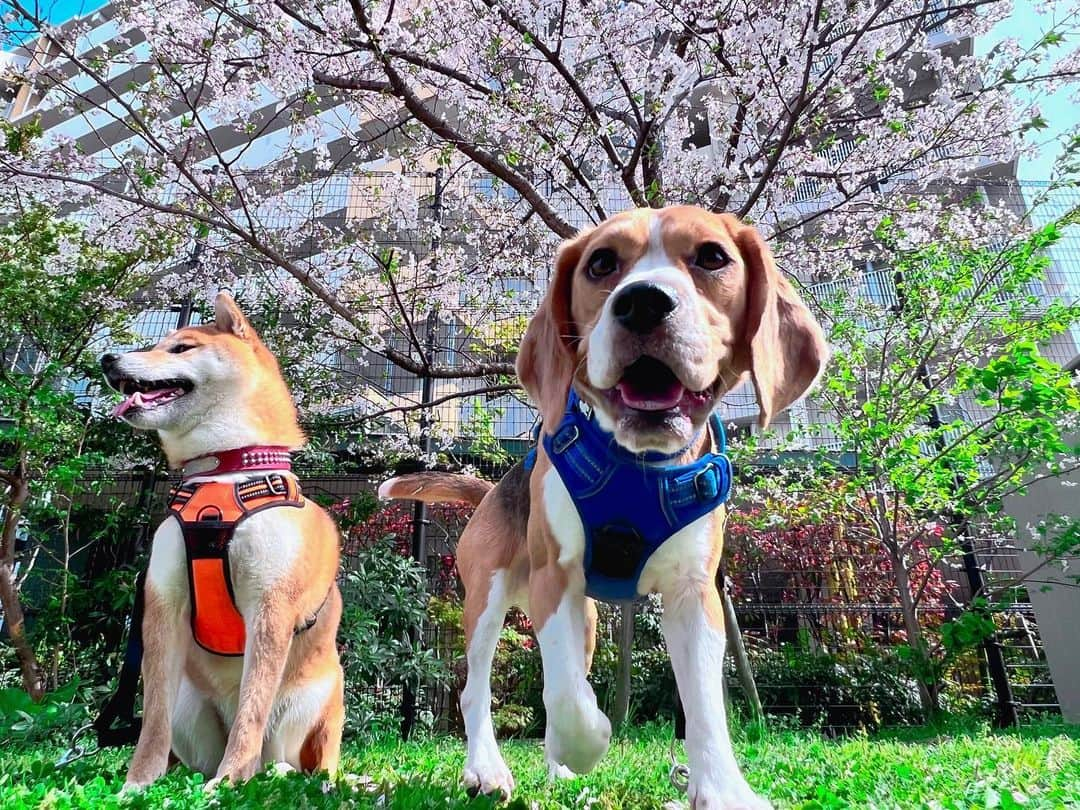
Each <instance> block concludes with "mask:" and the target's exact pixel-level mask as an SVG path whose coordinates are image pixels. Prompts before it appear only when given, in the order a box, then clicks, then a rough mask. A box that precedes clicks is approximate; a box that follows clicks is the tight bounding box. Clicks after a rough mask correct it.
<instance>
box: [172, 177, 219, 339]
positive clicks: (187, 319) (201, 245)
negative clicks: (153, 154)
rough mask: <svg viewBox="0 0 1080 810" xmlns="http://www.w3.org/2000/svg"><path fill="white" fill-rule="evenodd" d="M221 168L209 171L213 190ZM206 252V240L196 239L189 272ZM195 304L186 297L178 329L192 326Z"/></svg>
mask: <svg viewBox="0 0 1080 810" xmlns="http://www.w3.org/2000/svg"><path fill="white" fill-rule="evenodd" d="M219 168H221V167H220V166H218V165H214V167H213V168H211V169H207V170H206V173H207V174H209V175H211V178H210V189H211V191H212V190H213V187H214V178H215V177H217V173H218V169H219ZM204 250H206V238H205V237H199V236H196V237H195V245H194V246H193V247H192V248H191V255H190V256H189V257H188V262H187V266H188V271H189V272H194V271H195V269H196V268H197V267H198V266H199V262H200V261H201V260H202V254H203V251H204ZM193 306H194V303H193V302H192V300H191V295H187V296H185V297H184V300H183V301H181V302H180V310H179V311H178V312H177V314H176V328H177V329H183V328H184V327H185V326H189V325H190V324H191V311H192V307H193Z"/></svg>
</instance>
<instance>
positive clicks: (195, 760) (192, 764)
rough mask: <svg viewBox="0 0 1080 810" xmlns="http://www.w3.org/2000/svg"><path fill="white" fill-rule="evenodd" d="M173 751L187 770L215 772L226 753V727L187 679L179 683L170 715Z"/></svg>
mask: <svg viewBox="0 0 1080 810" xmlns="http://www.w3.org/2000/svg"><path fill="white" fill-rule="evenodd" d="M172 729H173V742H172V748H173V752H174V753H175V754H176V756H177V758H178V759H179V760H180V761H181V762H182V763H184V764H185V765H186V766H187V767H189V768H191V769H192V770H194V771H199V772H200V773H202V774H204V775H206V776H213V775H214V774H215V773H217V769H218V766H219V765H220V764H221V757H222V755H223V754H224V753H225V726H224V725H223V724H222V721H221V716H220V715H219V714H218V711H217V709H216V708H215V707H214V705H213V704H212V703H211V702H210V701H209V700H208V699H207V697H206V696H205V695H204V694H203V693H202V692H200V691H199V689H198V688H197V687H196V686H195V684H193V683H192V682H191V680H190V679H189V678H187V677H185V678H183V680H182V681H181V682H180V692H179V694H178V695H177V697H176V712H175V713H174V716H173V726H172Z"/></svg>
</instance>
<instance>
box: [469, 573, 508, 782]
mask: <svg viewBox="0 0 1080 810" xmlns="http://www.w3.org/2000/svg"><path fill="white" fill-rule="evenodd" d="M485 573H486V572H485ZM512 578H513V574H512V571H511V569H507V568H502V569H498V570H496V571H494V572H492V573H491V574H490V578H489V580H488V582H486V583H485V582H483V578H482V575H481V576H478V577H477V579H478V580H480V581H476V582H471V583H466V589H465V609H464V625H465V653H466V660H467V662H468V673H467V675H466V680H465V688H464V689H463V690H462V691H461V714H462V716H463V717H464V719H465V735H466V737H467V739H468V754H467V756H466V760H465V771H464V774H463V781H464V783H465V788H466V789H467V790H468V791H469V792H470V793H476V792H478V791H479V792H481V793H494V792H496V791H501V792H502V793H503V795H504V796H505V797H507V798H509V796H510V794H511V792H513V789H514V777H513V776H512V775H511V773H510V769H509V768H508V767H506V762H505V761H504V760H503V758H502V754H500V753H499V744H498V743H497V742H496V740H495V727H494V725H493V724H492V721H491V661H492V658H493V657H494V655H495V646H496V645H497V644H498V642H499V634H500V633H501V632H502V627H503V620H504V619H505V618H506V611H507V610H509V609H510V606H511V602H512V596H513V594H512V590H513V584H514V583H513V581H512Z"/></svg>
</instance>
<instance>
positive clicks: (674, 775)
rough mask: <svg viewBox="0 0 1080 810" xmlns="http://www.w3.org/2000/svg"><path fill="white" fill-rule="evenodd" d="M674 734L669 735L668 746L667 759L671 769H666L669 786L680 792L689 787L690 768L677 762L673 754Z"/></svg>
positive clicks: (684, 791) (685, 790)
mask: <svg viewBox="0 0 1080 810" xmlns="http://www.w3.org/2000/svg"><path fill="white" fill-rule="evenodd" d="M675 742H676V741H675V735H674V734H672V735H671V745H670V746H669V747H668V759H670V760H671V769H670V770H669V771H668V781H669V782H671V786H672V787H673V788H675V789H676V790H677V791H679V792H680V793H686V792H687V791H688V790H689V789H690V768H689V766H687V765H683V764H682V763H681V762H679V760H678V757H676V756H675Z"/></svg>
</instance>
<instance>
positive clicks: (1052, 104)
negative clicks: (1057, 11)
mask: <svg viewBox="0 0 1080 810" xmlns="http://www.w3.org/2000/svg"><path fill="white" fill-rule="evenodd" d="M32 1H34V0H26V2H32ZM36 2H37V3H38V7H39V8H40V9H41V10H42V12H43V13H44V16H45V17H47V18H48V20H49V21H50V22H52V23H62V22H64V21H66V20H70V19H71V18H72V17H76V16H81V15H85V14H90V13H91V12H93V11H95V10H96V9H98V8H101V7H102V6H104V5H105V4H106V2H107V0H36ZM4 9H5V3H4V2H3V0H0V12H2V11H3V10H4ZM1063 13H1067V12H1063ZM1053 22H1054V20H1053V18H1052V17H1050V16H1048V15H1044V14H1039V13H1038V12H1037V10H1036V4H1035V2H1033V0H1015V2H1014V4H1013V11H1012V14H1011V15H1010V16H1009V18H1008V19H1006V20H1004V21H1002V22H1001V23H999V24H998V26H997V27H996V28H995V29H994V30H993V31H992V32H991V33H990V35H989V36H986V37H982V38H981V39H980V40H978V41H976V45H975V47H976V52H977V53H980V54H981V53H985V52H986V51H987V50H988V49H989V47H990V46H991V45H992V44H993V43H995V42H998V41H999V40H1001V39H1002V38H1004V37H1006V36H1009V37H1016V38H1017V39H1019V40H1020V43H1021V44H1022V45H1025V46H1030V45H1033V44H1034V43H1035V42H1037V41H1038V40H1039V39H1040V38H1041V37H1042V35H1043V33H1044V32H1045V31H1047V30H1048V29H1049V28H1050V27H1051V26H1052V25H1053ZM11 44H12V43H11V42H10V41H8V42H5V43H4V46H5V47H10V45H11ZM1078 44H1080V43H1077V42H1066V43H1064V44H1062V45H1059V46H1058V48H1057V49H1056V51H1055V52H1054V53H1055V54H1056V55H1058V56H1062V55H1064V54H1066V53H1068V51H1069V50H1070V48H1075V47H1076V46H1077V45H1078ZM1018 92H1021V93H1022V92H1024V90H1023V89H1020V90H1018ZM1070 95H1071V93H1070V91H1069V88H1067V87H1066V88H1062V89H1059V90H1058V91H1057V92H1056V93H1054V94H1052V95H1048V94H1043V95H1042V96H1041V97H1040V99H1039V101H1040V105H1041V107H1042V114H1043V116H1044V117H1045V118H1046V119H1047V121H1048V123H1049V127H1048V128H1047V129H1045V130H1042V131H1039V132H1034V133H1032V137H1033V140H1034V142H1036V143H1038V144H1039V145H1040V149H1039V154H1038V155H1037V156H1035V157H1034V158H1025V159H1022V160H1021V161H1020V168H1019V175H1020V179H1021V180H1046V179H1048V178H1049V177H1050V171H1051V168H1052V166H1053V162H1054V159H1055V158H1056V157H1057V155H1058V154H1059V152H1060V143H1059V141H1058V139H1059V138H1060V136H1061V135H1062V134H1063V133H1064V132H1065V131H1067V130H1069V129H1072V128H1074V127H1076V126H1077V125H1080V112H1078V109H1077V105H1075V104H1073V103H1071V102H1070V101H1069V96H1070Z"/></svg>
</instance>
